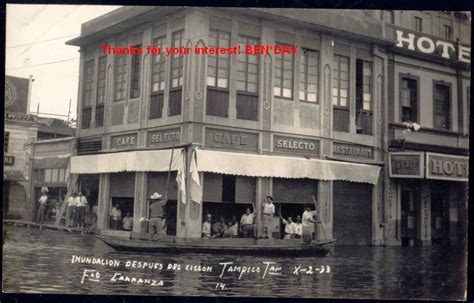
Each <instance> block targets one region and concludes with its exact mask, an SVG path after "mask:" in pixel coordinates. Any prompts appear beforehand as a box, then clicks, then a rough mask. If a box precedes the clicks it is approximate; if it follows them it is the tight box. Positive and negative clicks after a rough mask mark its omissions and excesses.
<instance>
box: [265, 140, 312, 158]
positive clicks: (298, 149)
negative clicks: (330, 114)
mask: <svg viewBox="0 0 474 303" xmlns="http://www.w3.org/2000/svg"><path fill="white" fill-rule="evenodd" d="M273 151H274V152H280V153H285V154H300V155H307V156H312V157H319V141H317V140H310V139H303V138H295V137H286V136H277V135H274V136H273Z"/></svg>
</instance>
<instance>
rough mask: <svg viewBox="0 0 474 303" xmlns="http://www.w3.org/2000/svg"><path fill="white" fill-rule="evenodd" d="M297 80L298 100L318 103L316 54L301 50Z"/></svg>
mask: <svg viewBox="0 0 474 303" xmlns="http://www.w3.org/2000/svg"><path fill="white" fill-rule="evenodd" d="M299 80H300V100H301V101H307V102H315V103H318V98H317V96H318V52H315V51H311V50H307V49H303V50H302V53H301V60H300V79H299Z"/></svg>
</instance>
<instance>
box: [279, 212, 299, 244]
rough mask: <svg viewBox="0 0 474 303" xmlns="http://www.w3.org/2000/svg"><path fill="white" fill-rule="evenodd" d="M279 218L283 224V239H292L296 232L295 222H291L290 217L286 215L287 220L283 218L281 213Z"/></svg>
mask: <svg viewBox="0 0 474 303" xmlns="http://www.w3.org/2000/svg"><path fill="white" fill-rule="evenodd" d="M280 218H281V221H282V222H283V224H285V235H284V236H283V239H294V238H295V232H296V226H295V222H293V219H292V218H291V217H288V221H287V220H285V218H283V217H282V216H281V215H280Z"/></svg>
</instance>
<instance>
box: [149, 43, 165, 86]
mask: <svg viewBox="0 0 474 303" xmlns="http://www.w3.org/2000/svg"><path fill="white" fill-rule="evenodd" d="M165 40H166V37H165V36H163V37H159V38H156V39H154V40H153V46H154V47H155V48H160V47H161V49H162V52H161V53H160V54H159V55H153V56H152V58H153V66H152V78H151V91H152V93H154V92H160V91H164V89H165V58H166V52H165V51H164V48H165Z"/></svg>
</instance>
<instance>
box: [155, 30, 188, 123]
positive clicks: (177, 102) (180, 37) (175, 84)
mask: <svg viewBox="0 0 474 303" xmlns="http://www.w3.org/2000/svg"><path fill="white" fill-rule="evenodd" d="M171 40H172V41H171V47H176V48H180V47H184V31H182V30H181V31H178V32H174V33H173V35H172V37H171ZM183 69H184V55H180V54H176V55H172V56H171V77H170V84H171V85H170V87H171V89H170V95H169V100H168V105H169V107H168V115H169V116H176V115H180V114H181V102H182V89H181V88H182V86H183ZM157 102H158V103H159V100H158V101H157Z"/></svg>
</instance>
